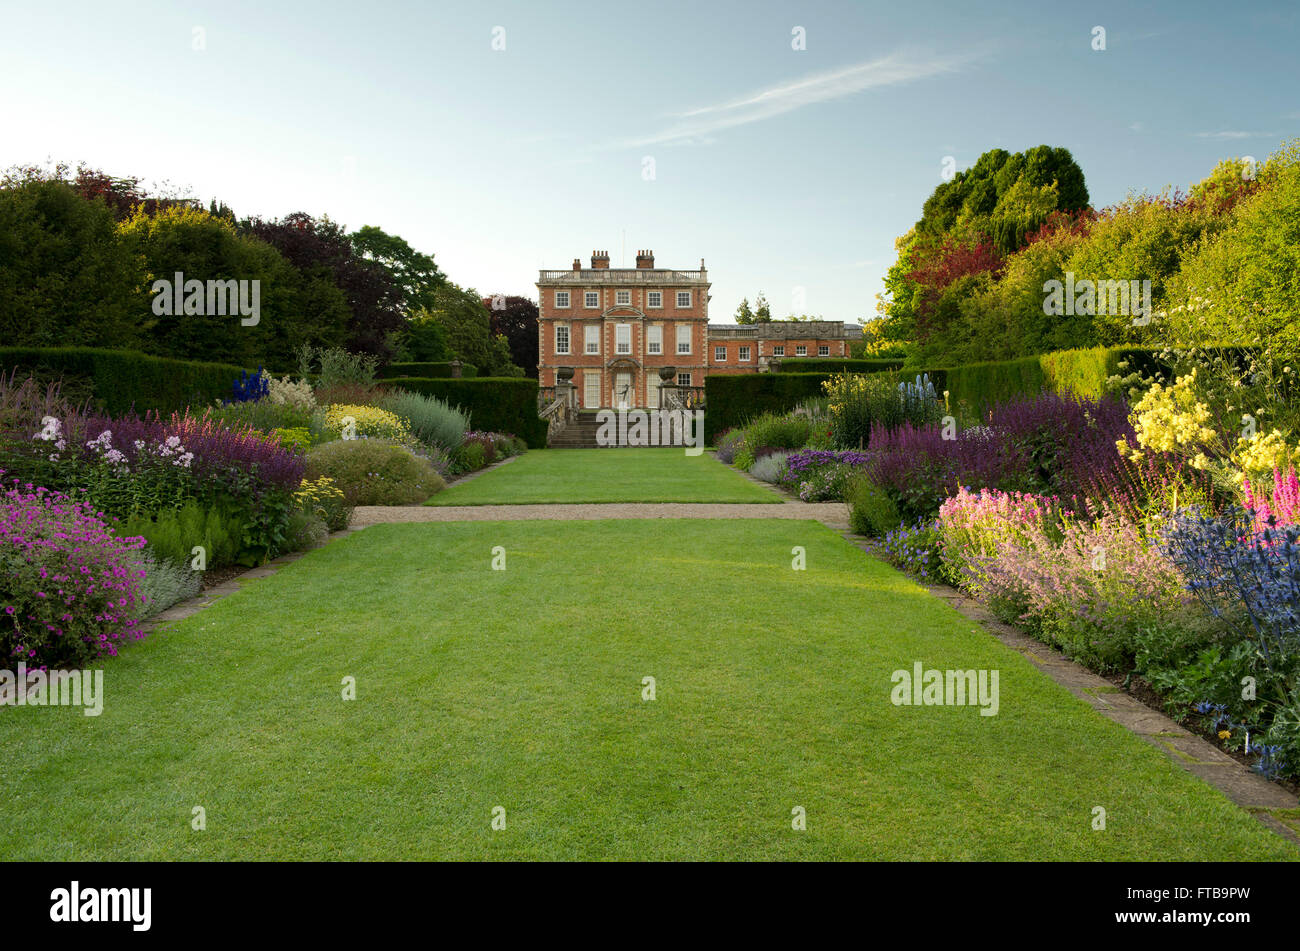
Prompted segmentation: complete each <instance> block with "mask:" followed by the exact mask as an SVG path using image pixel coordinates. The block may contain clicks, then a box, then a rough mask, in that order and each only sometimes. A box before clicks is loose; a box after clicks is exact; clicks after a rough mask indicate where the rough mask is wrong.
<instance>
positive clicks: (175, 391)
mask: <svg viewBox="0 0 1300 951" xmlns="http://www.w3.org/2000/svg"><path fill="white" fill-rule="evenodd" d="M0 368H3V370H4V372H5V374H6V375H7V374H9V373H11V372H12V371H13V370H14V369H15V368H16V369H18V370H19V371H20V373H23V374H26V373H30V374H32V375H33V376H35V377H36V378H37V379H40V380H61V381H62V382H63V388H64V392H65V393H66V394H67V395H68V397H69V398H71V399H72V400H74V401H75V402H80V401H82V400H89V401H90V402H91V403H93V404H94V405H95V406H97V407H98V408H99V409H100V410H102V411H103V412H106V413H109V414H111V415H114V416H118V415H121V414H123V413H126V412H129V411H130V410H131V409H132V408H134V409H135V410H136V411H137V412H139V413H144V412H146V411H148V410H158V411H159V412H163V413H170V412H172V411H174V410H182V409H185V408H186V407H187V406H206V405H208V404H210V403H212V402H214V401H215V400H221V399H229V398H230V396H231V390H232V387H233V385H234V382H235V380H236V379H237V378H238V377H239V375H240V373H241V372H242V371H241V368H240V367H237V366H232V365H228V364H224V363H199V362H197V361H193V360H173V359H170V358H167V357H151V356H148V355H146V354H143V353H137V352H135V351H133V350H103V349H98V348H94V347H0ZM251 369H252V370H256V367H253V368H251Z"/></svg>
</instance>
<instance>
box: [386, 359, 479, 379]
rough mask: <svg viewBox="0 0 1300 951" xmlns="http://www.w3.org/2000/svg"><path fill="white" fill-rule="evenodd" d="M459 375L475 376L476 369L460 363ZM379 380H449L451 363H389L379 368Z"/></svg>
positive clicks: (472, 365)
mask: <svg viewBox="0 0 1300 951" xmlns="http://www.w3.org/2000/svg"><path fill="white" fill-rule="evenodd" d="M460 375H461V376H462V377H467V376H477V375H478V367H476V366H474V364H472V363H462V364H461V365H460ZM378 376H379V379H381V380H390V379H395V378H396V377H399V376H405V377H419V378H420V379H425V380H433V379H440V378H443V377H447V378H451V361H450V360H442V361H438V362H436V363H390V364H388V366H386V367H380V368H379V374H378Z"/></svg>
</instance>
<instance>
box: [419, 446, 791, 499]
mask: <svg viewBox="0 0 1300 951" xmlns="http://www.w3.org/2000/svg"><path fill="white" fill-rule="evenodd" d="M781 501H783V497H782V496H781V495H779V494H777V492H776V491H774V490H772V489H768V488H765V487H764V486H761V485H755V484H754V483H753V482H750V481H749V480H748V479H746V478H744V477H743V476H741V475H740V474H739V473H737V472H734V471H733V470H731V469H728V468H727V467H726V466H724V465H723V464H722V463H720V462H718V461H717V460H716V459H714V458H713V457H712V456H711V455H709V454H708V453H705V454H704V455H700V456H688V455H686V452H685V451H684V450H682V449H658V448H655V449H650V448H645V449H613V448H611V449H530V450H529V451H528V452H527V453H525V454H524V455H523V456H521V457H519V458H518V459H516V460H515V461H514V462H511V463H510V464H509V465H505V466H501V467H500V468H498V469H493V470H492V471H491V472H486V473H484V474H483V475H480V476H477V477H475V478H473V479H470V480H469V481H468V482H465V483H463V484H461V485H453V486H451V487H450V488H449V489H447V490H446V491H445V492H439V493H438V494H437V495H435V496H434V497H433V498H432V499H430V500H429V501H428V503H427V504H429V505H518V504H527V503H551V502H781Z"/></svg>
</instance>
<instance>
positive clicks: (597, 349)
mask: <svg viewBox="0 0 1300 951" xmlns="http://www.w3.org/2000/svg"><path fill="white" fill-rule="evenodd" d="M709 287H710V285H709V275H708V271H706V270H705V268H704V261H703V259H701V260H700V268H699V270H677V269H670V268H656V267H655V259H654V252H652V251H639V252H637V256H636V267H634V268H611V267H610V266H609V254H608V252H604V251H595V252H592V255H591V267H590V268H584V267H582V263H581V261H579V260H578V259H577V258H575V259H574V261H573V267H572V268H570V269H569V270H563V271H542V272H541V273H540V275H539V276H538V279H537V294H538V321H537V324H538V334H539V336H540V339H539V341H538V343H539V347H538V353H539V354H540V355H539V357H538V366H537V369H538V383H539V385H541V386H542V387H552V386H554V385H555V383H556V379H557V377H556V372H557V371H558V370H561V369H565V370H568V369H571V370H572V371H573V376H572V383H573V384H574V386H575V387H576V392H577V397H578V401H579V405H580V406H581V407H582V408H583V409H587V410H591V409H599V408H604V407H608V408H615V407H646V408H650V409H654V408H657V407H658V405H659V403H658V399H659V390H658V384H659V382H660V378H661V375H660V371H661V370H663V369H664V368H667V367H671V368H672V369H673V370H674V374H673V375H674V377H675V380H674V382H676V383H677V384H678V385H679V386H689V387H703V386H704V378H705V377H706V376H708V375H709V374H711V373H725V374H735V373H759V372H765V371H767V370H768V369H769V368H771V367H772V365H773V363H774V362H777V361H780V360H782V359H785V358H790V357H847V356H848V355H849V342H850V341H851V340H853V339H856V338H857V337H858V336H859V333H860V332H859V329H858V328H857V327H846V326H845V325H844V324H843V322H840V321H827V320H816V321H802V322H795V321H773V322H771V323H755V324H745V325H734V324H710V323H709ZM567 375H568V374H567V373H564V374H561V376H562V377H563V376H567Z"/></svg>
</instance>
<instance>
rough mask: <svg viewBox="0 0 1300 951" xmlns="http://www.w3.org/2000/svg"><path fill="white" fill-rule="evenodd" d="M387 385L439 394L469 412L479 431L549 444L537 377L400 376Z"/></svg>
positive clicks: (539, 445)
mask: <svg viewBox="0 0 1300 951" xmlns="http://www.w3.org/2000/svg"><path fill="white" fill-rule="evenodd" d="M387 382H388V385H390V386H392V387H395V388H399V389H403V390H406V391H408V392H411V393H421V394H424V395H425V396H436V397H437V398H438V399H440V400H442V401H443V402H444V403H446V404H447V405H448V406H455V407H458V408H459V409H460V410H461V411H462V412H465V413H468V414H469V419H470V425H471V426H472V427H473V428H474V429H476V430H478V431H480V432H495V433H509V434H510V435H513V436H518V437H519V438H520V439H522V440H524V442H525V443H527V444H528V446H529V447H530V448H532V449H539V448H542V447H544V446H545V445H546V423H545V421H544V420H542V419H541V418H540V417H539V416H538V415H537V381H536V380H533V379H526V378H525V379H521V378H518V377H490V376H481V377H475V378H473V379H469V380H464V379H462V380H436V379H420V378H416V377H399V378H396V379H392V380H389V381H387Z"/></svg>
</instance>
